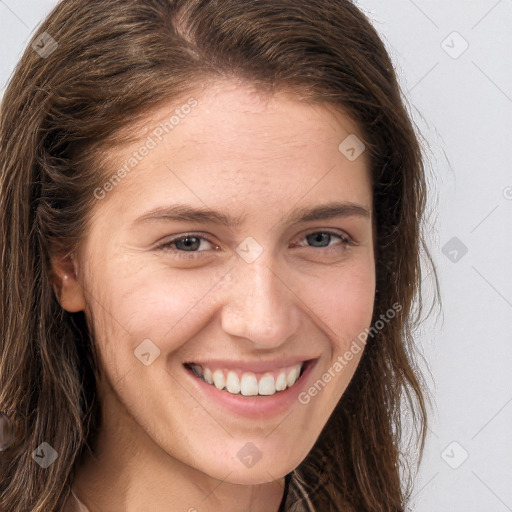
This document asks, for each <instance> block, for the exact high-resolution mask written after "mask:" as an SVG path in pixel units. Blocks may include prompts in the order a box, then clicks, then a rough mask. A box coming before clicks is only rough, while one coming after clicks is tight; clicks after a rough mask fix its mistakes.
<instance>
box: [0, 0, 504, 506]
mask: <svg viewBox="0 0 512 512" xmlns="http://www.w3.org/2000/svg"><path fill="white" fill-rule="evenodd" d="M56 3H57V2H56V1H54V0H38V1H36V0H0V56H1V61H0V62H1V64H0V94H1V93H2V91H3V89H4V87H5V83H6V81H7V80H8V78H9V76H10V74H11V73H12V71H13V69H14V67H15V65H16V62H17V60H18V59H19V57H20V55H21V52H22V51H23V49H24V48H25V46H26V45H27V43H28V40H29V38H30V37H31V36H32V35H33V34H34V33H35V31H37V27H38V25H39V24H40V22H41V20H42V19H43V18H44V16H45V15H46V14H47V13H49V11H50V10H51V9H52V8H53V6H54V5H55V4H56ZM357 3H358V5H359V7H360V8H361V9H362V10H363V11H365V12H366V13H367V14H368V15H369V16H370V18H371V19H372V21H373V23H374V25H375V27H376V28H377V30H378V31H379V33H380V34H381V36H382V37H383V39H384V41H385V43H386V45H387V47H388V49H389V51H390V52H391V55H392V57H393V59H394V62H395V65H396V67H397V69H398V72H399V76H400V81H401V84H402V87H403V91H404V95H405V97H406V99H407V101H408V104H409V105H410V109H411V114H412V115H413V117H414V119H415V122H416V124H417V127H418V130H419V132H421V134H422V136H423V139H424V151H425V156H426V159H427V164H428V169H429V186H430V190H431V196H430V203H429V212H430V214H429V216H428V218H427V219H426V223H425V233H426V235H427V239H428V243H429V247H430V250H431V251H432V254H433V257H434V261H435V264H436V266H437V269H438V273H439V278H440V282H441V290H442V300H443V312H444V315H443V316H438V315H437V316H436V314H435V313H434V314H433V315H432V316H431V317H430V318H429V319H428V320H427V321H426V322H425V323H424V324H423V327H422V328H421V330H420V332H419V333H418V343H419V345H420V346H421V350H422V352H423V354H424V356H425V359H426V361H427V364H428V367H429V368H430V376H428V375H427V381H428V383H429V386H430V387H431V389H432V394H433V396H434V408H433V410H432V414H431V427H430V430H429V437H428V441H427V446H426V450H425V455H424V460H423V462H422V465H421V467H420V471H419V473H418V475H417V478H416V482H415V487H414V493H413V500H412V503H411V509H412V510H414V511H418V512H433V511H437V512H505V511H507V510H509V511H512V486H511V485H510V481H511V479H512V436H511V435H510V434H511V426H512V372H511V371H510V365H511V361H512V357H511V356H512V343H511V339H512V335H511V333H512V314H511V313H512V279H511V272H510V265H511V263H512V258H511V255H512V237H511V233H512V215H511V213H512V173H511V172H510V171H511V169H510V158H509V153H508V148H509V147H510V140H511V135H512V31H511V30H510V27H512V0H499V1H496V0H478V1H462V0H450V1H449V2H448V1H446V0H445V1H441V0H437V1H436V0H415V1H413V0H386V2H383V1H378V0H364V1H363V0H360V1H359V2H357ZM454 32H456V33H455V34H454ZM466 46H467V49H466ZM463 50H465V51H463ZM466 251H467V252H466ZM424 288H425V291H424V293H425V295H426V298H427V303H428V298H429V297H430V296H431V295H432V294H431V290H432V279H431V277H429V276H425V284H424Z"/></svg>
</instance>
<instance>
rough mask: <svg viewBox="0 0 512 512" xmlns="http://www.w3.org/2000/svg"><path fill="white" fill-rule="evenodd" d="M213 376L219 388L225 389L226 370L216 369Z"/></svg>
mask: <svg viewBox="0 0 512 512" xmlns="http://www.w3.org/2000/svg"><path fill="white" fill-rule="evenodd" d="M212 378H213V383H214V384H215V387H216V388H217V389H224V386H225V385H226V380H225V379H224V372H223V371H222V370H215V371H214V372H213V377H212Z"/></svg>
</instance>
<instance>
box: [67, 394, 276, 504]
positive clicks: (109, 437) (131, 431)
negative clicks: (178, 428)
mask: <svg viewBox="0 0 512 512" xmlns="http://www.w3.org/2000/svg"><path fill="white" fill-rule="evenodd" d="M109 397H110V398H109ZM104 398H105V400H103V402H102V403H103V404H104V409H107V410H110V414H108V415H106V414H103V418H104V421H103V424H102V426H101V428H100V431H99V435H98V438H97V440H96V443H95V446H94V453H93V454H91V453H87V452H86V453H85V455H84V457H83V459H82V461H81V463H80V466H79V468H78V471H77V474H76V477H75V480H74V483H73V487H74V490H75V493H76V495H77V496H78V498H79V499H80V500H81V501H82V502H83V503H84V505H86V506H87V507H88V508H89V509H90V510H91V511H92V510H98V509H99V510H116V511H123V512H136V511H140V510H155V511H159V510H162V511H164V510H165V511H168V510H179V511H187V512H198V511H201V512H216V511H218V510H222V511H223V512H242V511H243V512H247V511H250V512H270V511H273V512H277V511H278V508H279V504H280V503H281V500H282V498H283V492H284V483H285V480H284V478H281V479H278V480H275V481H272V482H269V483H264V484H255V485H240V484H233V483H229V482H228V481H226V480H227V479H228V478H229V474H228V475H226V479H224V480H219V479H217V478H213V477H211V476H210V475H208V474H206V473H204V472H202V471H200V470H198V469H197V468H194V467H192V466H190V465H187V464H185V463H183V462H182V461H180V460H178V459H177V458H174V457H172V456H171V455H169V454H168V453H167V452H165V451H164V450H162V448H160V447H159V446H158V445H157V444H156V443H155V442H154V441H153V440H152V439H151V438H150V437H149V436H148V435H147V434H146V433H145V432H142V429H141V428H140V426H139V425H137V424H136V422H135V420H134V419H133V418H132V417H131V416H130V415H129V414H128V413H127V412H126V410H125V409H124V407H122V406H121V404H119V403H118V402H116V401H115V400H114V399H113V398H112V394H108V396H105V397H104ZM113 410H116V414H112V411H113ZM134 440H136V442H134ZM170 507H172V508H170Z"/></svg>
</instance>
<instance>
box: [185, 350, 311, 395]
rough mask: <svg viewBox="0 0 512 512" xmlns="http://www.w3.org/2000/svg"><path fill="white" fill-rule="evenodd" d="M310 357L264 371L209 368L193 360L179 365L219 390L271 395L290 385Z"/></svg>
mask: <svg viewBox="0 0 512 512" xmlns="http://www.w3.org/2000/svg"><path fill="white" fill-rule="evenodd" d="M312 361H313V360H312V359H310V360H307V361H302V362H300V363H297V364H295V365H293V366H286V367H282V368H276V369H275V370H272V371H267V372H252V371H242V370H239V369H226V368H210V367H208V366H206V365H201V364H197V363H194V362H190V363H184V365H183V366H185V368H186V369H187V370H188V371H189V372H191V373H192V374H193V375H194V376H195V377H196V378H198V379H201V380H202V381H204V382H206V383H207V384H209V385H210V386H212V387H215V388H217V389H218V390H219V391H223V392H225V393H229V394H231V395H239V396H247V397H254V396H273V395H277V394H280V393H281V392H283V391H286V390H287V389H289V388H292V387H293V386H295V385H296V384H297V382H298V381H299V380H300V379H301V377H302V375H303V374H304V372H305V370H306V369H307V368H308V366H309V365H310V363H311V362H312Z"/></svg>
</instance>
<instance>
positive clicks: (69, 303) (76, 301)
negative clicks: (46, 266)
mask: <svg viewBox="0 0 512 512" xmlns="http://www.w3.org/2000/svg"><path fill="white" fill-rule="evenodd" d="M52 274H53V277H52V284H53V289H54V291H55V294H56V295H57V299H58V301H59V303H60V305H61V306H62V308H63V309H65V310H66V311H68V312H69V313H77V312H78V311H84V310H85V296H84V293H83V288H82V285H81V284H80V282H79V281H78V273H77V269H76V263H75V260H74V258H73V256H72V255H68V256H66V257H64V258H61V259H55V260H52Z"/></svg>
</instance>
